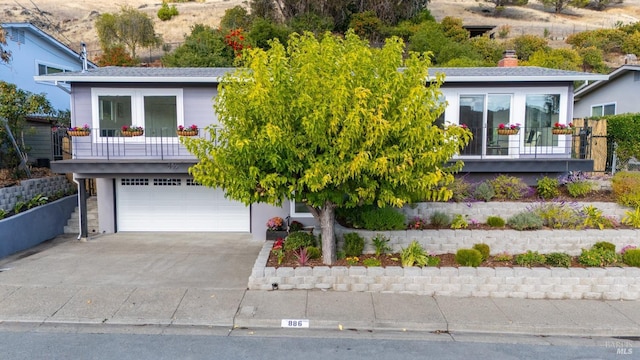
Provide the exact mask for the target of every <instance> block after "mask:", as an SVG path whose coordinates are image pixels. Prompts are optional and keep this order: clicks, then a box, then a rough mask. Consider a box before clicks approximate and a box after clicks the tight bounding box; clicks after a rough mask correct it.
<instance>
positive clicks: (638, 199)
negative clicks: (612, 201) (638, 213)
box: [611, 171, 640, 207]
mask: <svg viewBox="0 0 640 360" xmlns="http://www.w3.org/2000/svg"><path fill="white" fill-rule="evenodd" d="M611 187H612V189H613V194H614V196H615V197H616V202H617V203H618V204H621V205H624V206H630V207H640V172H625V171H622V172H618V173H616V174H615V175H614V176H613V179H612V180H611Z"/></svg>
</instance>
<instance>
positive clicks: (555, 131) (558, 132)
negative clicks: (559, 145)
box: [551, 129, 573, 135]
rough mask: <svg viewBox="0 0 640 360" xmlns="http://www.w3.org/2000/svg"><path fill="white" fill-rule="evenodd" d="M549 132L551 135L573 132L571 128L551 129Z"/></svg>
mask: <svg viewBox="0 0 640 360" xmlns="http://www.w3.org/2000/svg"><path fill="white" fill-rule="evenodd" d="M551 133H552V134H553V135H571V134H573V129H551Z"/></svg>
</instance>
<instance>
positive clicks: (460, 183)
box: [447, 178, 471, 202]
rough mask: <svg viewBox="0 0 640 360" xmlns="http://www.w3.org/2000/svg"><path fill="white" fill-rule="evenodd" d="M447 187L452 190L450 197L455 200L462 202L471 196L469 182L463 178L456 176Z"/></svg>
mask: <svg viewBox="0 0 640 360" xmlns="http://www.w3.org/2000/svg"><path fill="white" fill-rule="evenodd" d="M447 187H448V188H449V190H451V191H452V192H453V197H452V198H451V199H452V200H453V201H455V202H463V201H466V200H468V199H469V198H470V197H471V184H470V183H469V182H467V181H466V180H465V179H463V178H456V179H455V180H454V181H453V183H451V185H449V186H447Z"/></svg>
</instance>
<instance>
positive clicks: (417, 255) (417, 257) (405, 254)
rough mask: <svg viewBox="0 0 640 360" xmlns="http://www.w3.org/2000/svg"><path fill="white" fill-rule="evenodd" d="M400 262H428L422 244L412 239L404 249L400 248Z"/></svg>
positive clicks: (406, 263)
mask: <svg viewBox="0 0 640 360" xmlns="http://www.w3.org/2000/svg"><path fill="white" fill-rule="evenodd" d="M400 262H401V263H402V266H404V267H409V266H414V265H415V266H425V265H428V263H429V255H428V254H427V252H426V251H425V250H424V248H423V247H422V245H420V243H418V242H417V241H416V240H413V241H412V242H411V244H409V246H407V248H406V249H402V251H401V252H400Z"/></svg>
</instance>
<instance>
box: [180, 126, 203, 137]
mask: <svg viewBox="0 0 640 360" xmlns="http://www.w3.org/2000/svg"><path fill="white" fill-rule="evenodd" d="M177 132H178V136H196V135H198V127H197V126H196V125H191V126H189V127H184V126H183V125H180V126H178V130H177Z"/></svg>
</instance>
